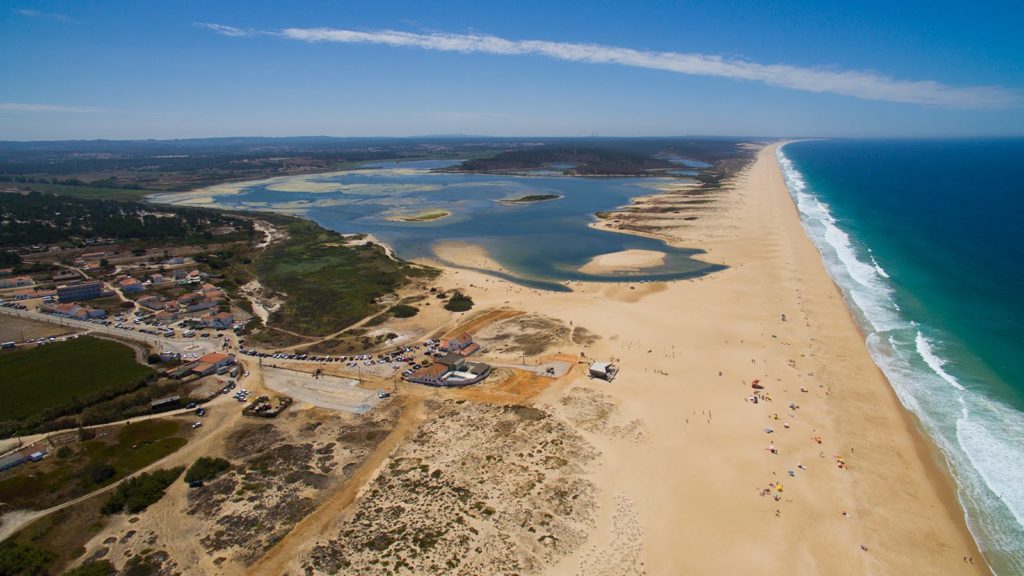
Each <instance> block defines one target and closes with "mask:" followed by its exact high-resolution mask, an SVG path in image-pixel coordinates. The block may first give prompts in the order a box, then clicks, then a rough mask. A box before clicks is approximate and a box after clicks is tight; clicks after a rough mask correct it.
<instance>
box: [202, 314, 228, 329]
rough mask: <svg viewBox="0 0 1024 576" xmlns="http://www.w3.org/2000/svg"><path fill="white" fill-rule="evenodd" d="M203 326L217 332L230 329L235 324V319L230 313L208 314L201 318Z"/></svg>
mask: <svg viewBox="0 0 1024 576" xmlns="http://www.w3.org/2000/svg"><path fill="white" fill-rule="evenodd" d="M202 322H203V326H206V327H208V328H214V329H217V330H226V329H228V328H231V326H232V325H234V323H235V317H234V316H233V315H232V314H231V312H221V313H219V314H208V315H206V316H203V319H202Z"/></svg>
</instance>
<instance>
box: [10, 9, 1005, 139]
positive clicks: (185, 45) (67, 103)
mask: <svg viewBox="0 0 1024 576" xmlns="http://www.w3.org/2000/svg"><path fill="white" fill-rule="evenodd" d="M830 4H834V5H830ZM1022 21H1024V3H1022V2H1020V1H1016V2H1002V3H1000V2H990V3H963V2H958V3H952V2H949V3H942V2H928V3H925V2H878V3H875V2H856V3H853V2H835V3H830V2H821V1H820V0H819V1H807V2H785V3H778V2H776V3H772V2H728V3H724V2H712V1H700V2H684V1H677V2H628V3H627V2H602V1H590V2H578V3H570V2H553V1H548V2H532V1H523V2H483V1H476V2H443V3H441V2H437V3H434V2H422V1H421V2H369V1H366V2H292V3H288V4H285V3H280V2H217V3H213V2H185V1H182V2H148V1H146V2H144V1H139V2H118V3H115V2H98V1H84V0H83V1H75V2H70V1H69V2H33V1H18V0H3V1H2V2H0V54H3V57H2V58H0V78H2V79H3V80H2V81H0V139H13V140H33V139H63V138H87V139H90V138H188V137H206V136H238V135H251V136H284V135H320V134H324V135H332V136H373V135H381V136H407V135H408V136H415V135H424V134H486V135H507V136H529V135H536V136H546V135H562V136H583V135H590V134H598V135H602V136H612V135H621V136H635V135H690V134H721V135H763V136H975V135H1024V35H1022V34H1021V33H1020V23H1021V22H1022ZM524 41H537V42H524Z"/></svg>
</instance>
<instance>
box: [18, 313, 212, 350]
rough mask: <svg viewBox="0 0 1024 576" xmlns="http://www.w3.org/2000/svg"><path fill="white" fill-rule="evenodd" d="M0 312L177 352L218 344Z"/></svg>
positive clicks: (205, 339)
mask: <svg viewBox="0 0 1024 576" xmlns="http://www.w3.org/2000/svg"><path fill="white" fill-rule="evenodd" d="M0 314H7V315H9V316H16V317H18V318H26V319H29V320H36V321H38V322H49V323H51V324H59V325H61V326H68V327H70V328H76V329H80V330H85V331H88V332H99V333H101V334H110V335H111V336H117V337H119V338H125V339H128V340H135V341H137V342H142V343H144V344H149V345H151V346H155V347H156V348H159V349H160V350H173V351H175V352H178V353H183V354H184V353H199V354H200V355H202V354H206V353H207V352H213V351H214V350H216V349H217V348H218V347H219V346H220V342H221V341H220V339H215V338H189V339H185V338H164V337H163V336H155V335H153V334H142V333H141V332H139V331H138V330H123V329H121V328H115V327H113V326H104V325H102V324H95V323H93V322H88V321H85V320H76V319H72V318H61V317H59V316H51V315H49V314H42V313H40V312H34V311H31V310H17V309H15V308H2V307H0Z"/></svg>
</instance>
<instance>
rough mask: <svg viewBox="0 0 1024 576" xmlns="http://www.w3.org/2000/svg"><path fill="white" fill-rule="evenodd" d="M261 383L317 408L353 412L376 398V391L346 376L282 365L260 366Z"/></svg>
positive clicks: (367, 407)
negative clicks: (291, 368)
mask: <svg viewBox="0 0 1024 576" xmlns="http://www.w3.org/2000/svg"><path fill="white" fill-rule="evenodd" d="M263 384H264V385H265V386H266V387H267V388H269V389H271V390H273V391H275V392H277V393H279V394H283V395H285V396H290V397H291V398H293V399H294V400H296V401H299V402H306V403H308V404H312V405H314V406H319V407H321V408H328V409H331V410H344V411H346V412H352V413H355V414H362V413H364V412H367V411H369V410H370V409H372V408H373V407H374V406H376V405H377V403H378V402H380V399H379V398H378V397H377V392H375V391H373V390H366V389H364V388H360V387H359V382H358V381H356V380H353V379H350V378H338V377H336V376H321V377H319V378H313V376H312V375H311V374H306V373H304V372H295V371H293V370H287V369H284V368H264V369H263Z"/></svg>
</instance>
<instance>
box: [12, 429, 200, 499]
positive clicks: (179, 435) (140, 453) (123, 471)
mask: <svg viewBox="0 0 1024 576" xmlns="http://www.w3.org/2000/svg"><path fill="white" fill-rule="evenodd" d="M187 443H188V440H187V439H186V438H185V437H184V435H183V432H182V426H181V424H179V423H178V422H175V421H172V420H144V421H141V422H135V423H132V424H128V425H123V426H111V427H108V428H101V429H99V430H97V435H96V438H94V439H92V440H87V441H85V442H79V443H76V444H73V445H72V446H70V453H68V454H66V455H63V456H57V455H56V452H54V453H53V454H51V455H50V456H48V457H46V458H45V459H44V460H42V461H41V462H36V463H28V464H22V465H21V466H19V467H17V468H13V469H11V470H9V471H7V472H4V473H3V474H0V502H4V503H5V504H8V505H10V506H12V507H14V508H32V509H41V508H48V507H50V506H55V505H57V504H60V503H61V502H66V501H67V500H71V499H73V498H77V497H79V496H82V495H84V494H88V493H89V492H92V491H93V490H96V489H97V488H100V487H102V486H105V485H107V484H109V483H111V482H116V481H117V480H120V479H121V478H124V477H125V476H128V475H129V474H131V473H133V472H135V471H136V470H139V469H141V468H144V467H146V466H149V465H150V464H152V463H154V462H156V461H158V460H160V459H162V458H164V457H165V456H167V455H169V454H172V453H174V452H176V451H177V450H178V449H180V448H181V447H182V446H184V445H185V444H187ZM97 467H108V472H107V473H105V474H103V475H102V476H100V478H101V480H100V481H98V482H97V481H96V478H94V477H93V476H92V475H91V473H90V472H91V471H92V470H93V469H95V468H97Z"/></svg>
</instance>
